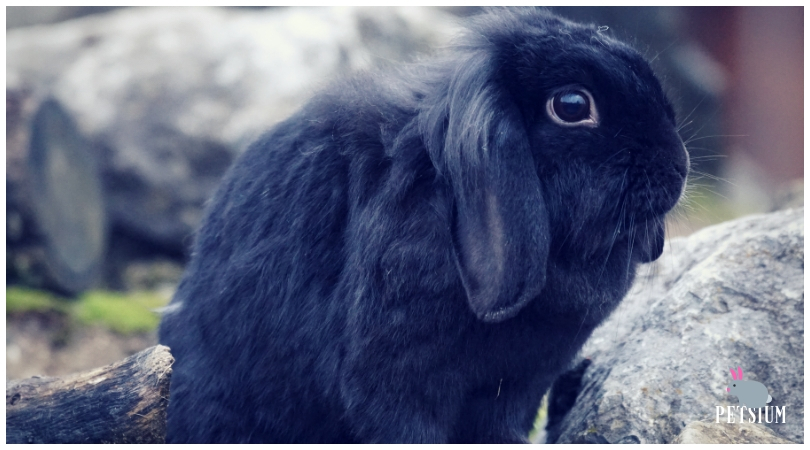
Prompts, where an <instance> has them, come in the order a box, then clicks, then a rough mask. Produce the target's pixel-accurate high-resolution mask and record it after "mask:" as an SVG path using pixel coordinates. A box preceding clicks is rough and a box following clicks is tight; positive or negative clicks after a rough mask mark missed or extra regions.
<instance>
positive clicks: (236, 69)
mask: <svg viewBox="0 0 810 450" xmlns="http://www.w3.org/2000/svg"><path fill="white" fill-rule="evenodd" d="M553 10H555V11H556V12H557V13H558V14H560V15H562V16H565V17H568V18H571V19H574V20H577V21H584V22H593V23H596V24H598V25H603V26H607V27H609V32H610V33H612V34H613V35H614V36H615V37H617V38H619V39H622V40H625V41H628V42H629V43H631V44H632V45H634V46H635V47H636V48H637V49H638V50H639V51H641V53H643V54H644V55H645V56H647V58H648V59H649V60H652V61H653V66H654V67H655V69H656V71H657V73H658V74H659V76H660V77H661V79H662V81H663V83H664V85H665V88H666V90H667V92H668V93H669V95H670V96H671V98H672V100H673V101H674V102H675V104H676V109H677V111H678V116H679V122H680V124H681V128H680V132H681V135H682V137H683V139H684V141H685V142H686V143H687V148H688V149H689V151H690V155H691V160H692V172H691V174H690V180H689V188H688V196H687V198H686V199H685V200H684V201H682V204H681V206H679V207H678V210H677V211H676V213H675V214H673V215H672V221H671V223H670V226H669V232H670V236H677V235H686V234H690V233H691V232H693V231H694V230H697V229H699V228H701V227H704V226H707V225H710V224H713V223H717V222H721V221H725V220H729V219H732V218H734V217H738V216H741V215H745V214H751V213H757V212H766V211H771V210H775V209H781V208H786V207H802V206H803V203H804V197H803V191H804V182H803V178H804V156H803V155H804V153H803V135H804V134H803V124H804V109H803V102H804V84H803V83H804V72H803V67H804V59H803V55H804V49H803V40H804V34H803V33H804V31H803V30H804V10H803V8H801V7H773V8H770V7H767V8H765V7H763V8H747V7H746V8H738V7H705V8H702V7H648V8H642V7H621V8H615V7H560V8H553ZM476 12H478V8H475V7H452V8H431V7H412V8H298V7H290V8H213V7H206V8H110V7H7V8H6V189H7V190H6V192H7V193H6V378H7V379H16V378H23V377H29V376H32V375H63V374H67V373H70V372H74V371H78V370H84V369H89V368H92V367H97V366H101V365H104V364H108V363H111V362H113V361H116V360H118V359H121V358H123V357H125V356H128V355H130V354H132V353H134V352H137V351H139V350H141V349H143V348H146V347H148V346H151V345H154V344H155V343H156V337H155V332H154V330H155V327H156V326H157V323H158V321H159V316H158V314H156V313H155V312H154V309H156V308H159V307H161V306H163V305H165V304H166V303H167V302H168V300H169V299H170V297H171V295H172V293H173V291H174V288H175V286H176V284H177V282H178V280H179V278H180V276H181V275H182V271H183V266H184V264H185V261H186V258H187V257H188V252H189V248H190V246H191V244H192V242H193V234H194V230H195V229H196V227H197V226H198V224H199V221H200V218H201V214H202V210H203V207H204V205H205V202H206V199H207V198H208V197H209V196H210V195H211V194H212V192H213V190H214V189H215V187H216V185H217V183H218V181H219V179H220V177H221V176H222V175H223V173H224V172H225V171H226V170H227V168H228V166H229V165H230V163H231V162H232V161H233V160H234V158H236V157H237V156H238V155H239V153H240V152H241V151H242V150H243V149H244V148H245V147H246V145H247V144H249V143H250V142H251V141H252V140H253V139H255V138H256V137H257V136H258V135H259V134H260V133H262V132H263V131H265V130H267V129H268V128H269V127H270V126H272V125H273V124H274V123H276V122H278V121H279V120H282V119H283V118H285V117H286V116H288V115H289V114H290V113H292V112H293V111H294V110H295V109H296V108H298V107H299V106H300V105H301V104H302V103H303V102H304V101H305V100H306V99H307V98H308V97H309V96H311V95H312V94H314V93H315V92H317V90H318V88H319V87H321V86H323V85H324V83H326V82H328V81H329V80H330V79H332V78H334V77H336V76H341V75H344V74H349V73H352V72H354V71H357V70H362V69H364V68H369V67H376V66H386V65H390V64H395V63H398V62H403V61H411V60H414V59H416V58H421V57H424V56H426V55H429V54H430V52H431V51H435V50H436V49H440V48H441V47H442V46H444V45H446V44H447V43H448V41H449V40H450V39H451V38H452V36H453V35H454V34H456V33H457V32H458V30H459V29H460V25H461V23H462V22H463V19H464V17H465V16H468V15H471V14H475V13H476Z"/></svg>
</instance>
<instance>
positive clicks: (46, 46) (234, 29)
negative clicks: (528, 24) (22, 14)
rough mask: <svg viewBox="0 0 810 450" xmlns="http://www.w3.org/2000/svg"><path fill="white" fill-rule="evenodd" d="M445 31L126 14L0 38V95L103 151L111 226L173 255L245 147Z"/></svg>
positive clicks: (162, 12) (219, 14)
mask: <svg viewBox="0 0 810 450" xmlns="http://www.w3.org/2000/svg"><path fill="white" fill-rule="evenodd" d="M454 26H456V25H455V19H453V18H452V17H451V16H450V15H449V14H448V13H444V12H442V11H439V10H436V9H431V8H372V9H369V8H274V9H267V10H259V11H256V10H236V9H218V8H128V9H123V10H118V11H114V12H111V13H108V14H100V15H94V16H91V17H86V18H82V19H77V20H72V21H69V22H64V23H60V24H57V25H51V26H47V27H44V26H37V27H29V28H25V29H17V30H11V31H8V32H7V35H6V66H7V74H6V83H7V89H12V88H13V89H29V90H33V91H36V92H39V91H44V92H46V93H49V94H52V95H53V96H54V97H56V98H57V99H58V100H59V101H60V102H61V103H62V104H63V105H65V106H66V108H67V109H68V110H69V111H70V112H71V113H72V114H73V115H74V116H75V118H76V121H77V123H78V126H79V128H80V129H81V130H82V131H83V132H84V134H86V135H87V136H89V137H91V138H92V139H93V140H94V141H95V142H97V143H98V144H99V146H100V148H102V149H104V150H103V152H102V154H101V155H100V158H101V159H102V160H103V166H104V167H105V171H104V179H105V183H106V189H107V192H108V194H109V210H110V214H111V219H112V221H113V223H114V224H115V225H116V226H118V227H120V228H122V229H124V230H129V231H130V232H132V233H133V234H135V235H138V236H140V237H143V238H146V239H148V240H150V241H152V242H156V243H160V244H163V245H167V246H170V247H174V248H181V249H182V248H184V247H187V246H188V244H189V241H190V240H189V236H190V235H191V234H192V232H193V230H194V228H195V227H196V225H197V223H198V222H199V219H200V216H201V211H202V206H203V204H204V202H205V200H206V199H207V198H208V197H209V196H210V195H211V193H212V191H213V189H214V187H215V186H216V185H217V184H218V182H219V179H220V177H221V175H222V174H223V173H224V171H225V170H226V169H227V167H228V166H229V165H230V162H231V161H232V160H233V158H234V157H235V156H236V155H237V154H238V153H239V152H240V151H241V150H242V149H243V148H244V147H245V146H246V145H247V144H248V143H249V142H250V141H252V140H253V139H255V138H256V137H257V136H258V135H259V134H260V133H261V132H263V131H264V130H266V129H268V128H269V127H270V126H272V125H273V124H274V123H275V122H277V121H279V120H282V119H284V118H285V117H286V116H288V115H289V114H290V113H291V112H292V111H293V110H295V109H296V108H298V107H299V106H300V105H301V104H302V102H303V101H305V100H306V99H307V98H308V97H309V96H311V95H312V94H313V93H314V92H315V91H316V90H317V89H318V87H319V86H321V85H323V84H325V83H326V82H327V81H329V80H330V79H332V78H334V77H336V76H339V75H341V74H345V73H349V72H353V71H356V70H358V69H363V68H367V67H370V66H374V65H379V64H384V63H386V62H387V61H393V60H406V59H410V58H413V57H414V55H416V54H417V53H418V52H420V51H423V50H426V49H428V48H432V47H435V46H437V45H439V44H440V43H442V42H445V40H446V39H447V38H448V36H449V34H450V33H451V32H452V30H453V29H454Z"/></svg>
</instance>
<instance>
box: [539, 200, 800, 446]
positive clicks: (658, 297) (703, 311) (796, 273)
mask: <svg viewBox="0 0 810 450" xmlns="http://www.w3.org/2000/svg"><path fill="white" fill-rule="evenodd" d="M649 267H650V268H649V272H648V273H647V274H640V276H639V278H638V280H637V281H636V284H635V287H634V288H633V290H632V292H631V293H630V295H629V296H628V297H627V298H626V299H625V300H624V302H623V303H622V304H621V306H619V308H618V309H617V310H616V312H615V313H614V314H613V315H612V316H611V318H610V319H609V320H607V321H606V322H605V323H604V324H603V325H602V326H601V327H600V328H599V329H597V330H596V331H594V333H593V335H592V337H591V338H590V340H589V341H588V343H587V344H586V346H585V347H584V349H583V352H582V354H583V356H585V357H586V358H588V359H589V362H590V364H587V363H586V364H581V365H580V366H579V369H580V370H579V372H578V373H577V372H576V371H575V372H572V374H573V375H571V374H569V376H568V377H567V378H563V380H564V381H565V382H564V383H562V382H561V383H558V384H560V385H561V386H563V387H564V386H565V385H567V386H568V388H567V389H566V388H564V389H561V391H563V392H561V394H562V395H561V398H563V399H565V398H569V399H573V398H574V397H576V401H575V402H573V406H572V407H571V408H570V411H568V412H567V414H565V415H564V417H561V416H562V415H563V414H564V411H563V412H562V413H561V412H560V411H559V410H560V408H556V409H557V411H555V413H556V416H555V417H552V418H551V419H550V423H551V424H552V426H551V428H550V429H549V430H548V433H549V434H548V441H550V442H558V443H573V442H611V443H615V442H641V443H671V442H675V441H676V440H677V441H679V442H684V441H692V440H694V434H695V432H696V431H695V430H703V429H711V428H712V427H713V426H715V427H720V425H716V423H717V422H718V421H719V422H721V423H725V424H726V425H724V426H722V427H721V428H723V427H728V422H729V417H728V407H729V406H732V407H736V406H737V405H738V399H737V397H735V396H734V395H732V394H730V393H729V392H727V391H726V387H727V386H729V385H730V384H731V383H732V382H733V381H734V380H733V379H732V376H731V373H730V371H729V368H735V369H736V368H737V367H741V368H742V369H743V372H744V378H745V379H746V380H752V381H758V382H760V383H763V384H764V385H765V386H766V387H767V388H768V391H769V393H770V395H771V396H772V401H771V403H769V404H768V407H769V408H774V407H775V408H779V410H780V412H782V411H783V412H784V415H782V416H781V417H780V418H779V420H778V423H775V421H774V415H775V412H776V411H775V410H774V409H769V413H770V414H769V416H770V422H771V423H767V421H766V419H765V415H764V413H765V411H764V410H763V411H762V413H763V416H762V419H761V422H762V424H761V425H759V423H760V419H759V418H757V419H756V420H755V424H756V426H757V427H762V426H764V427H767V428H768V429H770V431H771V432H772V433H771V435H774V434H775V435H776V436H778V438H781V439H785V440H789V441H792V442H803V441H804V430H803V426H804V209H803V208H801V209H793V210H786V211H781V212H776V213H772V214H768V215H759V216H751V217H747V218H743V219H739V220H735V221H731V222H726V223H723V224H720V225H717V226H714V227H711V228H707V229H704V230H702V231H699V232H697V233H695V234H693V235H692V236H690V237H688V238H680V239H673V240H671V241H670V242H669V243H668V245H667V250H666V252H665V253H664V255H663V256H662V257H661V259H660V260H659V261H658V262H657V263H655V264H654V265H651V266H649ZM572 377H573V378H574V379H575V380H577V381H579V382H578V383H574V384H573V386H574V388H575V389H574V392H573V394H572V392H571V389H570V386H572V383H571V378H572ZM566 391H567V392H566ZM554 396H555V393H554V392H553V391H552V402H551V403H552V404H559V403H560V402H559V401H558V402H556V403H555V401H554ZM563 403H564V402H563ZM569 406H570V405H569ZM718 406H722V407H723V408H724V409H723V410H722V412H723V414H722V415H721V416H719V418H718V411H720V410H718V408H717V407H718ZM745 419H746V421H747V422H748V421H750V420H751V416H750V415H749V413H747V412H746V415H745ZM731 420H733V421H735V423H736V424H737V427H738V428H737V429H738V430H743V428H740V426H741V425H740V420H741V419H740V413H739V411H737V412H736V413H735V416H734V417H733V418H732V419H731ZM694 422H702V423H703V425H698V424H694ZM755 424H751V423H746V424H745V426H746V427H747V428H745V430H743V431H745V432H744V433H743V432H742V431H740V434H739V435H738V436H737V437H736V438H735V437H734V436H731V437H728V436H727V437H726V438H727V439H731V441H732V442H750V441H751V439H752V436H754V434H756V433H752V432H751V431H750V430H749V428H752V427H753V425H755ZM753 428H756V427H753ZM723 429H725V428H723ZM690 430H691V431H690ZM718 430H720V428H718ZM684 431H686V432H685V433H684ZM682 433H683V436H681V438H680V439H678V437H679V435H681V434H682ZM718 433H720V434H722V430H720V431H719V432H718ZM767 434H768V433H764V434H763V435H767ZM706 435H708V436H711V433H708V434H706ZM690 436H691V437H690ZM738 438H739V439H738ZM701 439H705V438H701ZM734 439H738V440H736V441H735V440H734ZM763 439H765V440H759V441H758V442H769V441H767V439H770V438H767V439H766V438H763ZM724 442H727V441H724Z"/></svg>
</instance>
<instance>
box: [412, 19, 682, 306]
mask: <svg viewBox="0 0 810 450" xmlns="http://www.w3.org/2000/svg"><path fill="white" fill-rule="evenodd" d="M460 51H461V53H462V54H463V55H464V57H463V58H462V63H461V64H460V65H458V67H457V69H455V71H454V72H453V75H452V78H451V80H450V83H449V88H448V89H447V90H446V92H447V93H446V95H445V96H444V97H443V98H442V99H441V101H439V102H437V103H436V104H435V106H434V107H433V108H429V109H426V110H424V111H423V113H422V117H421V126H422V129H423V131H424V134H425V136H426V139H425V141H426V145H427V148H428V151H429V152H430V154H431V157H432V159H433V161H434V164H435V165H436V167H437V168H438V169H439V170H440V171H443V172H444V173H446V174H447V176H448V177H449V178H450V179H451V181H452V184H453V187H454V190H455V193H456V202H457V204H456V208H457V221H456V228H455V230H456V249H457V257H458V265H459V270H460V272H461V278H462V281H463V284H464V287H465V289H466V291H467V296H468V299H469V302H470V306H471V308H472V309H473V311H475V312H476V314H478V316H479V317H480V318H482V319H483V320H487V321H499V320H503V319H506V318H509V317H512V316H513V315H515V314H516V313H517V311H519V310H520V309H521V308H522V307H523V305H525V304H526V303H527V302H529V301H530V300H531V299H532V298H535V297H536V296H537V295H538V294H539V293H540V292H541V291H542V289H543V286H544V284H545V275H544V274H545V273H546V270H545V269H546V266H547V264H548V260H549V258H550V257H552V258H554V259H555V260H557V261H565V262H567V263H570V264H574V265H581V264H596V263H599V264H604V263H605V262H606V259H607V258H608V257H609V256H610V255H611V254H612V253H613V254H616V253H617V252H619V253H621V252H623V253H625V254H626V255H625V258H624V259H625V260H626V261H627V265H628V268H630V267H635V263H639V262H650V261H653V260H655V259H657V258H658V257H659V256H660V255H661V252H662V251H663V245H664V215H665V214H666V213H667V212H668V211H669V210H670V209H672V207H673V206H674V205H675V204H676V203H677V201H678V199H679V197H680V195H681V193H682V191H683V188H684V184H685V180H686V176H687V172H688V166H689V158H688V154H687V153H686V150H685V147H684V145H683V143H682V141H681V139H680V137H679V136H678V133H677V130H676V123H675V113H674V111H673V107H672V105H671V104H670V102H669V100H668V99H667V97H666V95H665V94H664V91H663V89H662V88H661V85H660V84H659V82H658V80H657V79H656V77H655V76H654V74H653V71H652V70H651V68H650V67H649V65H648V64H647V62H646V61H645V60H644V59H643V58H642V57H641V56H640V55H639V54H638V53H637V52H635V51H634V50H633V49H631V48H630V47H628V46H626V45H625V44H622V43H620V42H618V41H615V40H613V39H612V38H610V37H608V36H607V35H606V34H605V33H604V32H603V29H602V28H599V27H596V26H585V25H580V24H576V23H572V22H569V21H566V20H564V19H561V18H558V17H556V16H553V15H551V14H550V13H548V12H545V11H543V10H536V9H531V8H529V9H510V10H500V11H498V13H497V14H488V15H484V16H482V17H480V18H478V20H477V21H474V22H473V24H472V26H471V33H470V34H469V35H468V36H466V37H465V40H464V44H463V45H461V46H460ZM456 63H457V64H458V62H457V61H456ZM629 270H630V269H628V271H629Z"/></svg>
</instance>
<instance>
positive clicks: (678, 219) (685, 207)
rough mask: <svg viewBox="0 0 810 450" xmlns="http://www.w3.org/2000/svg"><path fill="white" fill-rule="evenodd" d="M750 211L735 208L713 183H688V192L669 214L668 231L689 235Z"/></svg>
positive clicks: (672, 233)
mask: <svg viewBox="0 0 810 450" xmlns="http://www.w3.org/2000/svg"><path fill="white" fill-rule="evenodd" d="M746 213H750V212H748V211H740V210H737V209H735V208H734V206H733V205H732V203H731V202H730V201H729V200H728V199H727V198H726V197H724V196H723V194H720V193H719V192H717V188H716V187H715V186H713V185H711V184H692V183H690V184H687V187H686V193H685V194H684V196H683V197H682V198H681V200H680V202H678V204H677V205H676V206H675V209H673V210H672V212H671V213H670V214H669V215H667V233H668V235H669V236H670V237H673V236H687V235H690V234H692V233H693V232H695V231H697V230H699V229H701V228H704V227H707V226H710V225H714V224H717V223H720V222H725V221H727V220H731V219H734V218H737V217H740V216H743V215H745V214H746Z"/></svg>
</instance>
